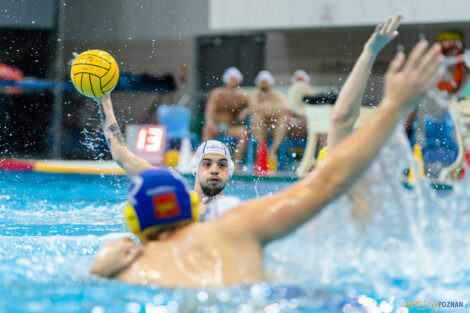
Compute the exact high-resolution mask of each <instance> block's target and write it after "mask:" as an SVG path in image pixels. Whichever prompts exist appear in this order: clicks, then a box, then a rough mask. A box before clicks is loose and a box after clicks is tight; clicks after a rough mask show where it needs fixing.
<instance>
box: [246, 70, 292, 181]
mask: <svg viewBox="0 0 470 313" xmlns="http://www.w3.org/2000/svg"><path fill="white" fill-rule="evenodd" d="M274 82H275V80H274V77H273V76H272V75H271V73H270V72H268V71H261V72H259V73H258V75H257V76H256V79H255V84H256V86H257V87H258V88H257V89H256V90H254V91H252V92H251V93H250V94H249V95H248V102H249V113H250V114H251V128H252V132H253V135H254V136H255V138H256V140H257V141H258V151H257V155H256V163H255V174H256V175H260V176H264V175H267V174H268V162H269V163H271V164H272V165H271V166H270V167H271V168H276V167H277V150H278V149H279V146H280V145H281V143H282V140H283V139H284V138H285V137H286V133H287V130H288V121H289V119H288V117H289V115H290V114H289V111H290V110H289V107H288V105H287V97H286V95H284V94H282V93H281V92H278V91H275V90H272V86H273V85H274ZM270 129H271V130H272V136H273V144H272V145H271V147H270V148H269V152H268V147H267V141H266V140H267V136H268V131H269V130H270Z"/></svg>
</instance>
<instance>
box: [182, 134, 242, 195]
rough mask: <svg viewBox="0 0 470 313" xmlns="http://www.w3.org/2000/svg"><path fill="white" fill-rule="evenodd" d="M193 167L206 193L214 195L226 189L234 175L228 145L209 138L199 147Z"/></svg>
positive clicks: (192, 161) (192, 163)
mask: <svg viewBox="0 0 470 313" xmlns="http://www.w3.org/2000/svg"><path fill="white" fill-rule="evenodd" d="M191 167H192V171H193V175H194V176H195V178H196V182H198V183H199V185H200V186H201V190H202V192H203V193H204V195H205V196H208V197H212V196H215V195H217V194H219V193H220V192H222V190H224V188H225V185H226V184H227V182H228V180H229V179H230V177H232V175H233V169H234V164H233V161H232V158H231V156H230V152H229V150H228V148H227V146H225V145H224V144H223V143H222V142H220V141H217V140H208V141H205V142H203V143H202V144H201V145H200V146H199V147H198V148H197V150H196V153H195V154H194V157H193V158H192V159H191Z"/></svg>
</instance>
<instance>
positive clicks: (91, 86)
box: [70, 50, 119, 98]
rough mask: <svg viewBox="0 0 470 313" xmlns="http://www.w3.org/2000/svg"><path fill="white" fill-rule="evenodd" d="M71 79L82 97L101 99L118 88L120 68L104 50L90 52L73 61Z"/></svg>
mask: <svg viewBox="0 0 470 313" xmlns="http://www.w3.org/2000/svg"><path fill="white" fill-rule="evenodd" d="M70 78H71V79H72V83H73V85H74V86H75V88H76V89H77V90H78V92H80V93H81V94H82V95H84V96H87V97H91V98H100V97H103V96H104V95H107V94H109V93H110V92H111V91H112V90H113V89H114V87H116V84H117V82H118V79H119V68H118V65H117V63H116V60H114V58H113V57H112V56H111V55H110V54H109V53H107V52H105V51H102V50H88V51H85V52H83V53H81V54H80V55H79V56H78V57H77V58H76V59H75V60H73V63H72V68H71V69H70Z"/></svg>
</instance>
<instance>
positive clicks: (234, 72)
mask: <svg viewBox="0 0 470 313" xmlns="http://www.w3.org/2000/svg"><path fill="white" fill-rule="evenodd" d="M222 80H223V81H224V84H225V85H226V86H228V87H238V85H240V84H241V83H242V81H243V75H242V73H240V71H239V70H238V68H236V67H233V66H232V67H229V68H228V69H226V70H225V72H224V75H223V76H222Z"/></svg>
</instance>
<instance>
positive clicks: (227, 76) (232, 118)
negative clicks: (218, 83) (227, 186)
mask: <svg viewBox="0 0 470 313" xmlns="http://www.w3.org/2000/svg"><path fill="white" fill-rule="evenodd" d="M222 80H223V82H224V84H225V86H224V87H219V88H215V89H214V90H212V91H211V92H210V94H209V98H208V100H207V103H206V111H205V124H204V128H203V130H202V136H203V141H207V140H211V139H214V138H215V137H217V136H220V135H228V136H231V137H234V138H236V139H237V141H238V142H237V148H236V150H235V156H234V163H235V172H239V171H240V162H241V159H242V158H243V156H244V155H245V151H246V145H247V139H248V134H247V129H246V127H245V126H243V125H242V122H243V121H244V118H243V119H242V116H241V115H240V112H241V111H242V110H243V109H244V108H245V107H246V106H247V104H248V99H247V96H246V93H244V92H243V91H242V90H241V89H240V87H239V85H240V84H241V82H242V81H243V75H242V74H241V73H240V71H239V70H238V69H237V68H236V67H230V68H228V69H227V70H226V71H225V73H224V75H223V76H222ZM245 117H246V115H245Z"/></svg>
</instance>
